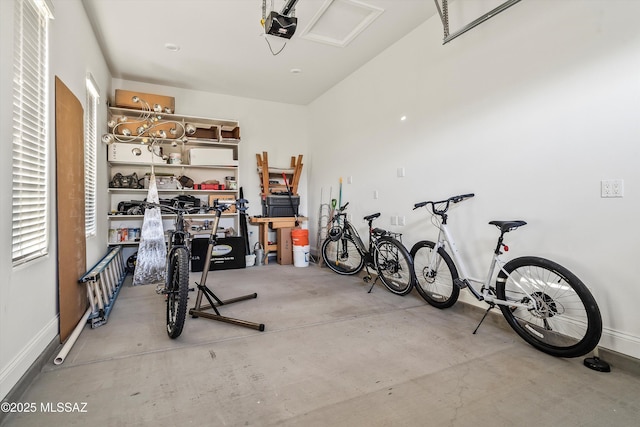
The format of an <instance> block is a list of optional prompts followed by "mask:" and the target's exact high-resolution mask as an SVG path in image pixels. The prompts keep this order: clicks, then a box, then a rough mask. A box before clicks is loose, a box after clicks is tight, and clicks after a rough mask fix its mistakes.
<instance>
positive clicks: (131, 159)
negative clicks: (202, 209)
mask: <svg viewBox="0 0 640 427" xmlns="http://www.w3.org/2000/svg"><path fill="white" fill-rule="evenodd" d="M130 96H139V97H140V98H144V97H145V96H148V94H140V93H135V92H127V91H117V94H116V98H117V99H116V105H118V106H117V107H109V109H108V110H109V119H108V121H109V122H110V123H109V131H110V132H111V133H110V134H109V135H107V137H106V138H103V140H105V142H108V143H109V144H108V146H107V161H108V169H109V174H110V175H109V177H110V178H112V177H113V176H114V175H116V174H118V173H119V174H121V175H123V176H125V177H130V176H132V175H133V174H135V176H136V177H137V179H138V185H133V184H132V185H133V187H134V188H132V187H122V186H120V187H118V188H109V199H110V211H111V212H110V214H109V215H108V219H109V229H110V233H109V244H125V245H132V244H137V243H138V241H139V236H137V235H136V233H137V230H138V229H141V228H142V220H143V218H144V217H143V215H141V214H138V215H127V214H123V213H118V205H119V204H120V203H121V202H130V201H132V200H138V201H139V200H144V199H145V198H146V196H147V194H148V187H149V180H150V176H151V175H150V174H151V171H152V168H153V171H154V173H155V179H156V184H157V188H158V193H159V197H160V199H171V198H174V197H176V196H179V195H190V196H194V197H197V198H198V199H199V200H200V202H201V205H203V206H204V205H207V204H208V203H209V202H210V201H212V200H214V199H216V198H219V199H222V198H226V199H235V198H237V197H238V191H237V188H239V185H238V184H237V182H238V178H239V173H238V146H239V141H240V127H239V123H238V122H237V121H235V120H226V119H225V120H220V119H212V118H203V117H194V116H184V115H178V114H169V113H167V112H164V107H166V106H167V105H168V107H167V108H169V109H170V110H171V111H173V108H174V107H175V104H174V103H172V98H171V99H170V100H167V99H162V98H160V99H157V100H155V99H151V100H150V99H144V100H145V101H146V103H148V104H150V105H151V106H152V108H153V105H154V104H155V103H158V104H159V106H162V110H163V112H162V113H159V112H158V113H151V115H149V114H148V113H149V112H148V111H142V110H140V109H136V108H137V105H138V104H139V102H138V103H136V102H129V101H127V100H126V99H127V97H130ZM165 104H167V105H165ZM122 107H127V108H122ZM167 111H169V110H167ZM114 123H116V124H118V126H115V127H114ZM123 123H126V126H123V125H121V124H123ZM176 123H178V124H179V125H176ZM134 124H135V125H134ZM143 124H147V127H146V128H145V129H144V130H143V129H142V127H141V126H144V125H143ZM136 125H137V126H136ZM125 128H126V129H128V131H127V132H125V133H128V134H129V135H125V134H123V133H122V129H125ZM134 128H135V129H134ZM174 128H180V129H184V135H180V132H176V133H172V131H171V129H174ZM149 129H153V132H151V131H149ZM159 130H164V134H163V135H165V134H166V137H162V138H159V137H158V134H159V132H156V131H159ZM152 133H153V134H152ZM183 176H184V177H188V178H190V179H191V183H190V185H189V186H188V187H185V186H183V185H182V184H181V182H180V177H183ZM133 181H134V180H133V179H129V180H122V181H120V182H125V183H133ZM184 182H187V180H186V179H185V180H184ZM227 182H233V183H234V184H235V185H234V186H233V188H232V189H231V188H229V186H226V185H225V183H227ZM213 216H214V213H213V212H209V213H206V214H193V215H189V217H190V219H192V220H194V221H201V222H203V221H205V220H211V219H212V218H213ZM162 217H163V220H164V224H163V225H164V228H165V230H166V229H172V228H173V218H174V217H175V216H174V215H163V216H162ZM220 225H221V227H224V228H228V227H233V228H234V229H236V230H238V229H239V216H238V214H237V213H236V212H235V210H228V211H225V212H224V213H223V216H222V219H221V224H220ZM125 230H126V231H125ZM130 230H131V231H130Z"/></svg>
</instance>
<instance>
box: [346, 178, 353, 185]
mask: <svg viewBox="0 0 640 427" xmlns="http://www.w3.org/2000/svg"><path fill="white" fill-rule="evenodd" d="M347 184H353V177H352V176H348V177H347Z"/></svg>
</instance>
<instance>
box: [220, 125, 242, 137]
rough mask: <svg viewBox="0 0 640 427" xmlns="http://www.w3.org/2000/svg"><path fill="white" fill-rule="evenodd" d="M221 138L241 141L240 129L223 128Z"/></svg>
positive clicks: (237, 127)
mask: <svg viewBox="0 0 640 427" xmlns="http://www.w3.org/2000/svg"><path fill="white" fill-rule="evenodd" d="M220 136H221V138H222V139H228V140H240V127H239V126H236V127H234V128H229V127H223V128H222V129H220Z"/></svg>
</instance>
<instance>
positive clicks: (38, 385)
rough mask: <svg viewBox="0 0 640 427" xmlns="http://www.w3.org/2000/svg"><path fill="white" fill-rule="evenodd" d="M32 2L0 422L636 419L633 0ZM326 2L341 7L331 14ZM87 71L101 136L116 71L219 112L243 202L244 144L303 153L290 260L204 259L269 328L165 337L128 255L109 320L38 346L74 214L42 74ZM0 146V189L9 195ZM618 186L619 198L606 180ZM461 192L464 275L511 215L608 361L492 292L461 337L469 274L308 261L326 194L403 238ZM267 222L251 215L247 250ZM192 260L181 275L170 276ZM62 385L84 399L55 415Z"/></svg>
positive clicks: (248, 180) (418, 234) (246, 179)
mask: <svg viewBox="0 0 640 427" xmlns="http://www.w3.org/2000/svg"><path fill="white" fill-rule="evenodd" d="M21 1H23V0H16V1H15V2H14V1H6V2H0V11H1V13H0V15H1V16H2V18H1V19H2V25H1V27H2V35H3V36H2V42H1V47H2V56H1V57H2V59H3V60H2V61H1V62H2V82H1V84H2V87H1V88H2V92H3V93H12V90H13V89H12V88H13V79H12V78H11V76H12V75H13V69H12V66H13V50H14V29H15V25H14V20H13V16H14V12H15V10H16V7H17V6H16V5H17V4H18V3H20V2H21ZM24 1H31V0H24ZM47 3H49V5H50V6H51V7H52V9H53V18H54V19H52V20H50V21H49V62H50V67H49V79H48V80H49V86H50V90H49V95H48V99H49V101H50V102H49V103H48V105H49V108H48V113H47V114H48V117H49V127H50V131H49V136H48V141H49V143H48V151H49V160H48V161H49V163H48V165H49V170H48V171H47V173H48V176H49V181H50V182H51V183H52V184H51V186H52V190H51V191H50V192H49V195H48V202H49V206H50V212H49V217H48V221H49V234H48V239H49V248H48V252H47V254H46V255H45V256H43V257H40V258H38V259H35V260H32V261H29V262H28V263H25V264H20V265H16V263H15V262H14V263H13V265H12V262H11V261H9V254H10V252H11V251H10V249H3V250H2V253H3V255H4V256H3V257H2V261H1V264H0V265H2V271H3V272H6V274H7V280H6V283H5V284H4V285H0V341H1V342H2V345H1V347H2V351H0V387H1V388H0V394H1V395H2V402H3V404H4V402H14V403H16V402H33V403H37V409H38V410H37V411H31V412H27V411H22V412H21V413H18V412H16V411H9V412H12V413H5V412H4V410H3V413H1V414H0V424H1V425H2V426H3V427H4V426H29V425H42V424H43V423H46V424H50V425H86V424H87V423H90V422H103V423H106V424H107V425H124V424H126V425H149V424H155V425H167V426H168V425H176V424H190V423H193V424H195V423H198V424H203V425H238V426H239V425H317V426H321V425H345V426H346V425H349V426H351V425H379V426H382V425H443V424H447V425H460V426H465V425H480V426H481V425H496V424H497V425H534V424H536V425H538V424H540V423H543V424H551V423H553V424H562V425H580V426H586V425H594V426H595V425H601V424H604V423H607V424H609V425H616V426H617V425H620V426H626V425H634V424H635V422H634V420H636V419H637V418H638V416H639V415H640V381H639V377H638V375H640V374H639V372H640V368H639V366H640V364H639V363H638V360H639V359H640V329H639V327H640V326H639V325H640V319H639V315H638V311H637V310H636V309H635V304H634V302H635V301H636V300H638V297H640V290H639V289H640V288H638V287H637V286H636V285H635V281H636V280H635V277H637V275H638V273H640V271H638V268H639V267H638V263H637V262H636V260H635V259H636V258H637V255H638V247H637V242H636V240H637V239H636V237H637V234H638V233H637V226H635V217H636V216H637V215H636V213H637V212H638V209H640V200H639V198H638V193H637V192H636V191H635V190H636V189H637V188H638V183H639V181H640V174H639V172H638V168H637V164H638V160H640V149H639V148H638V147H639V146H638V144H637V139H638V136H640V128H638V125H637V117H636V116H637V107H638V102H637V101H638V99H640V81H639V80H638V78H637V76H638V75H640V74H639V72H640V57H639V56H638V55H637V52H638V51H640V31H638V30H637V29H636V25H635V20H634V19H635V18H634V17H635V16H638V13H640V5H639V4H637V2H634V1H630V0H609V1H606V0H594V1H589V2H584V1H579V0H563V1H562V2H551V1H546V0H523V1H507V2H504V1H502V0H482V1H479V2H471V1H469V0H455V1H449V2H446V1H442V0H436V1H409V0H407V1H383V0H363V1H355V0H300V1H298V2H293V3H296V5H295V8H294V9H293V13H291V16H295V18H297V25H298V26H297V29H296V31H295V33H294V34H292V35H290V38H286V37H282V36H281V35H280V36H273V35H268V34H265V32H267V33H268V32H269V31H278V30H277V28H276V29H273V28H271V27H269V25H270V24H269V23H266V25H265V26H263V25H261V23H260V19H261V18H262V19H265V18H268V17H269V11H270V10H278V11H280V10H281V9H280V8H281V7H283V5H286V4H287V3H291V2H285V1H278V0H274V1H261V0H246V1H211V2H204V1H198V0H188V1H184V0H183V1H175V0H174V1H171V0H166V1H165V0H162V1H160V0H158V1H156V2H153V6H151V5H150V2H148V1H144V0H134V1H128V2H120V1H105V0H47ZM479 18H480V19H479ZM282 22H284V21H282ZM345 22H346V24H347V25H351V27H348V28H350V29H348V30H344V29H342V28H339V27H334V26H332V25H334V24H336V25H337V24H343V23H345ZM271 25H273V23H271ZM354 27H355V28H356V31H351V29H353V28H354ZM461 29H462V31H461ZM336 30H337V31H338V33H334V34H333V35H331V36H328V35H327V31H329V32H330V31H336ZM336 34H338V35H336ZM88 73H89V74H90V75H91V77H92V79H93V80H94V82H95V83H96V86H97V87H98V89H99V98H100V103H99V106H98V109H97V117H98V119H97V126H98V135H99V136H101V135H104V134H107V133H109V126H108V123H107V116H108V108H109V107H108V104H109V103H111V102H112V101H113V96H114V93H115V91H116V90H128V91H135V92H140V93H152V94H161V95H166V96H170V97H173V98H175V100H176V113H179V114H183V115H186V116H198V117H215V118H217V119H224V120H231V121H235V120H237V121H238V123H240V127H241V129H242V137H241V139H240V138H238V139H239V142H238V143H237V151H236V152H235V153H236V154H237V164H238V166H237V175H236V177H237V179H238V181H239V186H240V187H242V188H243V190H244V194H245V197H246V199H247V200H248V206H249V215H250V216H252V217H259V216H260V214H261V213H262V211H261V208H262V206H261V199H262V196H263V194H262V193H263V191H264V190H263V189H262V188H261V187H262V186H264V184H263V181H262V178H263V177H262V176H261V174H260V172H259V170H257V169H256V155H258V156H260V153H267V152H268V154H269V162H272V163H273V164H279V165H282V164H284V165H287V164H288V163H289V161H290V158H291V156H298V155H300V156H301V157H300V158H302V156H303V157H304V168H302V171H301V173H300V176H299V181H298V182H297V183H296V185H297V187H298V194H299V214H300V216H301V218H304V222H302V227H303V228H305V229H308V231H309V237H310V240H311V242H310V247H311V250H310V252H311V253H310V256H311V262H309V265H308V266H305V267H304V268H300V267H298V266H294V265H292V264H288V265H284V264H283V263H279V261H280V260H279V259H276V257H275V256H274V257H272V258H270V259H269V262H268V264H267V265H259V266H251V267H246V268H242V269H232V270H221V271H214V272H212V274H211V275H210V280H211V281H212V282H211V283H212V286H213V287H214V288H215V291H216V293H220V294H221V295H222V296H225V295H237V294H242V293H247V292H256V293H257V294H258V297H257V298H256V299H255V300H251V301H244V302H240V303H238V304H234V305H232V306H229V307H223V311H224V313H225V314H226V315H232V316H237V317H240V318H242V319H250V320H253V321H259V322H264V324H265V325H266V328H265V330H264V331H263V332H259V331H253V330H249V329H245V328H239V327H237V326H235V325H228V324H223V323H219V322H210V321H208V320H206V319H203V318H191V317H188V318H187V321H186V324H185V328H184V331H183V333H182V335H181V336H180V337H179V338H178V339H175V340H171V339H169V338H168V337H167V334H166V331H165V328H164V322H165V318H164V316H165V312H164V306H165V304H164V301H163V299H162V297H161V296H158V295H157V294H156V293H155V289H152V286H131V284H130V281H131V277H130V276H129V277H128V278H127V280H126V281H125V284H124V285H123V287H122V290H121V291H120V293H119V296H118V299H117V301H116V302H115V304H114V306H113V310H112V311H111V313H110V315H109V319H108V322H105V324H103V325H101V326H99V327H96V328H90V327H89V325H87V326H86V327H84V329H83V331H82V333H81V334H80V336H79V337H78V339H77V341H76V342H75V344H74V345H73V348H72V349H71V350H70V352H69V354H68V356H66V359H65V360H64V363H62V364H60V365H56V364H54V363H53V359H54V358H55V356H56V354H58V352H59V351H60V349H61V347H62V345H63V343H62V342H61V322H62V319H61V317H62V314H61V311H62V310H63V306H62V301H60V300H59V296H58V290H59V286H60V284H59V283H58V282H59V280H60V279H59V275H58V272H59V265H58V263H59V262H60V259H62V257H63V255H65V256H66V255H68V250H67V249H60V248H61V247H60V246H58V243H59V242H60V241H62V240H65V239H63V238H62V237H63V236H68V235H69V234H68V233H67V234H66V235H65V231H64V228H63V227H62V226H61V224H63V225H64V224H66V221H65V216H64V214H63V213H61V212H60V211H59V210H58V209H59V206H58V204H59V203H60V198H59V196H56V191H55V190H56V185H55V183H57V184H58V186H60V185H65V186H66V184H62V183H64V181H63V177H61V174H60V171H64V170H65V169H64V165H65V162H66V161H70V159H68V158H67V157H66V156H65V151H64V150H63V151H60V146H59V143H57V142H56V130H57V131H61V130H62V126H61V125H59V124H56V123H59V122H57V121H56V118H57V117H59V116H60V113H59V111H60V110H58V114H57V115H56V108H55V107H56V100H58V99H57V97H56V93H55V92H56V90H57V89H56V90H54V88H56V87H57V86H56V82H58V81H60V82H64V85H66V87H67V89H68V90H69V92H70V94H71V95H75V97H76V98H77V99H78V100H79V104H78V105H79V107H80V108H85V109H86V107H87V105H85V92H86V86H85V81H86V78H87V75H88ZM58 94H60V91H59V90H58ZM6 98H7V99H6V100H4V101H3V102H2V107H1V114H0V120H1V121H0V128H1V129H2V135H3V136H4V137H5V139H7V140H8V139H10V138H13V136H12V135H13V134H12V132H13V131H12V110H13V106H12V100H11V97H6ZM56 126H57V127H58V129H56ZM60 138H61V137H60V135H59V134H58V140H60ZM97 147H98V151H97V163H96V166H97V168H96V169H97V170H96V184H97V189H98V193H97V199H96V204H97V213H98V215H97V223H96V233H95V235H93V236H85V238H82V237H83V235H74V238H75V239H71V240H70V243H71V248H72V249H74V250H75V249H77V248H78V246H79V245H80V244H82V245H83V246H86V247H85V248H84V251H85V252H84V253H85V257H84V259H82V263H83V264H84V265H85V266H86V267H90V266H91V265H94V264H96V263H97V262H98V261H99V260H100V259H101V258H102V257H103V256H104V255H105V253H106V252H107V251H108V250H109V248H110V247H112V242H110V241H109V230H110V228H112V226H111V225H110V223H109V222H108V221H106V220H104V218H105V215H104V214H103V213H106V212H108V211H110V210H111V209H112V207H111V206H110V203H111V201H110V196H109V194H108V191H107V188H108V187H109V182H110V180H111V179H112V176H111V174H110V170H109V169H108V159H107V156H108V153H107V150H108V148H107V144H105V143H103V142H102V141H98V146H97ZM56 149H57V150H58V151H56ZM5 157H6V158H3V159H0V162H2V170H6V171H7V179H6V180H4V181H5V184H4V185H5V191H2V192H0V193H1V194H2V195H0V203H2V204H3V205H6V206H8V205H9V204H10V203H11V202H10V199H11V197H10V194H11V193H12V187H10V186H9V182H11V181H10V180H9V178H8V171H9V170H10V169H12V160H11V158H10V156H5ZM612 182H615V183H616V192H615V194H613V195H612V194H611V193H609V188H608V187H607V188H606V189H605V186H606V185H609V184H607V183H612ZM65 188H66V187H65ZM58 191H60V188H59V187H58ZM470 192H473V193H475V195H476V196H475V198H474V199H473V200H471V201H469V202H465V205H464V207H463V208H460V209H458V208H455V209H453V210H452V212H451V217H452V227H453V230H454V231H455V233H456V236H460V237H461V238H463V239H461V242H462V243H463V244H464V245H463V246H462V248H461V249H462V252H463V257H464V260H465V261H466V262H467V263H468V264H469V265H470V266H471V267H472V268H473V270H475V271H478V272H484V271H485V270H486V267H487V265H486V264H487V262H488V261H489V260H488V259H487V258H486V255H487V253H488V251H489V250H492V249H493V246H494V245H495V231H494V230H493V228H492V227H490V226H489V225H487V223H488V222H489V221H491V220H495V219H515V218H517V219H524V220H526V221H527V223H528V225H527V227H525V228H523V229H522V230H520V231H518V232H517V233H511V234H510V235H509V236H508V237H509V246H510V250H509V252H508V253H507V254H506V255H508V257H507V258H515V257H517V256H522V255H529V254H535V255H540V256H544V257H546V258H550V259H553V260H555V261H557V262H559V263H560V264H562V265H565V266H566V267H568V268H569V269H570V270H571V271H573V272H574V273H576V274H577V275H578V276H579V277H580V278H581V280H582V281H583V282H584V283H585V284H586V285H587V287H588V288H589V290H590V291H591V293H592V294H593V295H594V297H595V299H596V301H597V302H598V305H599V307H600V311H601V314H602V321H603V332H602V337H601V340H600V343H599V346H598V349H597V351H596V354H599V356H600V357H602V358H603V359H604V360H606V361H607V362H609V363H610V364H611V372H596V371H594V370H590V369H587V368H586V367H585V365H584V364H583V358H582V357H579V358H571V359H563V358H554V357H551V356H548V355H546V354H544V353H541V352H539V351H537V350H535V349H534V348H532V347H531V346H529V345H528V344H526V343H525V342H524V341H522V340H521V339H520V338H519V337H518V336H517V335H516V334H515V333H513V331H512V330H511V329H510V328H509V327H508V326H507V325H506V323H505V322H504V320H503V319H502V318H501V316H499V313H498V312H497V310H494V311H493V312H492V313H491V315H490V316H489V318H488V320H487V321H485V322H484V323H483V324H482V326H481V327H480V329H479V330H478V333H477V334H473V333H472V332H473V330H474V329H475V327H476V326H477V324H478V322H479V321H480V319H481V318H482V315H483V313H484V306H483V305H481V304H479V303H478V302H477V301H476V300H475V299H474V298H473V297H472V296H471V295H470V294H469V293H468V292H466V290H464V289H463V290H462V291H461V297H460V301H459V302H458V303H457V304H456V305H455V306H453V307H451V308H448V309H446V310H438V309H436V308H434V307H431V306H429V305H428V304H426V303H425V301H424V300H423V299H422V298H421V297H420V296H419V295H418V294H417V292H416V291H413V292H411V293H409V294H408V295H406V296H398V295H393V294H392V293H390V292H388V291H387V290H386V289H385V288H384V287H383V286H380V285H379V284H377V285H376V286H374V287H373V290H372V292H371V293H368V292H367V291H368V289H369V286H370V285H369V284H367V283H364V281H363V276H364V273H362V274H359V275H356V276H340V275H337V274H335V273H333V272H332V271H330V270H329V269H327V268H325V267H321V266H320V265H319V263H318V262H317V261H318V255H319V253H318V248H319V245H320V244H321V243H322V238H323V237H321V233H320V232H321V231H322V229H323V224H321V221H320V220H321V217H322V215H323V211H322V206H326V205H327V204H328V203H330V202H331V200H332V199H337V198H338V197H340V198H341V200H342V204H344V202H347V201H348V202H349V203H350V205H349V211H350V215H351V216H352V221H353V222H354V224H356V225H357V227H358V229H359V230H360V231H361V234H362V235H366V231H367V230H366V223H365V222H364V221H361V218H363V217H364V216H366V215H369V214H371V213H373V212H380V213H381V217H380V220H379V226H381V227H384V228H387V229H389V230H392V231H394V232H397V233H402V236H403V243H404V245H405V246H406V247H407V248H411V247H412V245H413V244H414V243H416V242H417V241H419V240H424V239H430V240H434V239H435V237H436V236H437V234H436V233H437V229H436V228H435V227H433V225H431V223H430V222H429V218H428V217H427V216H426V215H424V213H423V212H420V211H414V210H413V206H414V204H415V203H417V202H421V201H423V200H434V199H441V198H446V197H448V196H451V195H454V194H463V193H470ZM58 194H61V193H58ZM2 215H3V216H4V217H5V219H6V221H4V223H5V224H7V226H3V227H2V230H0V233H1V234H0V236H2V238H3V239H4V240H5V242H7V244H6V245H5V246H6V247H7V248H9V247H11V245H10V244H9V243H8V242H9V240H11V227H10V226H8V224H9V220H8V218H9V214H8V213H4V214H2ZM264 231H265V230H264V228H259V226H258V224H257V223H255V224H250V225H249V228H248V236H247V237H248V239H249V242H250V243H249V246H250V247H251V248H252V249H253V248H254V245H255V244H256V243H259V241H260V238H261V236H262V235H263V233H264ZM276 234H277V233H276V232H275V230H271V231H270V232H269V234H268V235H267V236H266V237H265V238H264V239H266V240H270V239H271V238H273V237H274V236H276ZM67 240H69V239H67ZM125 246H126V245H125ZM69 250H71V249H69ZM130 250H131V248H130V247H128V248H127V252H126V253H127V254H130V252H129V251H130ZM73 257H76V258H77V257H78V256H76V255H73ZM80 257H82V256H81V255H80ZM87 269H88V268H87ZM198 278H199V274H196V273H191V275H190V282H191V283H194V282H196V281H197V280H198ZM74 286H75V285H74ZM78 286H80V285H78ZM193 298H194V294H193V295H191V297H190V300H192V299H193ZM494 314H495V315H494ZM18 319H19V320H18ZM63 341H64V339H63ZM591 356H592V355H591ZM516 399H517V400H518V403H515V400H516ZM59 402H66V403H70V404H74V405H75V407H78V405H79V406H80V408H81V409H85V411H73V410H68V409H69V408H68V407H65V408H63V409H64V410H61V411H54V410H53V408H54V407H55V405H54V404H56V403H59ZM14 408H15V409H17V406H16V405H14ZM72 409H73V408H72ZM52 412H57V413H55V414H54V413H52Z"/></svg>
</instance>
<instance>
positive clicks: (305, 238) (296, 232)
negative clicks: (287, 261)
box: [291, 228, 309, 246]
mask: <svg viewBox="0 0 640 427" xmlns="http://www.w3.org/2000/svg"><path fill="white" fill-rule="evenodd" d="M291 241H292V242H293V245H294V246H307V245H308V244H309V230H307V229H305V228H294V229H293V230H291Z"/></svg>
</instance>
